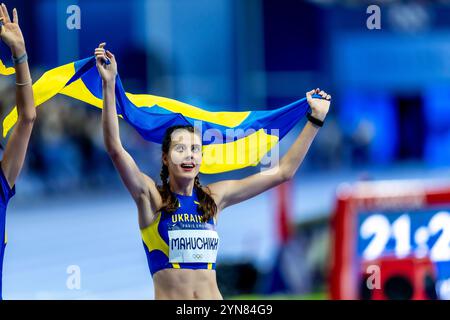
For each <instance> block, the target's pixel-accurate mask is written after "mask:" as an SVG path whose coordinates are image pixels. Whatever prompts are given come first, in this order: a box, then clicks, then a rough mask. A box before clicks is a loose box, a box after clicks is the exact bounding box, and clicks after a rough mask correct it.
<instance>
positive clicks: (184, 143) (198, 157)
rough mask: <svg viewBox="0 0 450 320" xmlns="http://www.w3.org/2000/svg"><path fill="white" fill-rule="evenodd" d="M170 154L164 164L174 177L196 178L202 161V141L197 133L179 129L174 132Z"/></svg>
mask: <svg viewBox="0 0 450 320" xmlns="http://www.w3.org/2000/svg"><path fill="white" fill-rule="evenodd" d="M171 138H172V139H171V143H170V148H169V154H168V155H163V161H164V164H165V165H167V166H168V168H169V172H170V173H172V175H173V176H174V177H178V178H189V179H194V178H195V177H196V176H197V174H198V172H199V169H200V164H201V162H202V141H201V138H200V136H199V135H198V134H197V133H193V132H189V131H187V130H184V129H177V130H175V131H174V132H173V133H172V137H171Z"/></svg>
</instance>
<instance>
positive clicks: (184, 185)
mask: <svg viewBox="0 0 450 320" xmlns="http://www.w3.org/2000/svg"><path fill="white" fill-rule="evenodd" d="M169 186H170V190H171V191H172V192H175V193H178V194H180V195H183V196H192V190H193V189H194V180H186V181H180V180H177V179H169Z"/></svg>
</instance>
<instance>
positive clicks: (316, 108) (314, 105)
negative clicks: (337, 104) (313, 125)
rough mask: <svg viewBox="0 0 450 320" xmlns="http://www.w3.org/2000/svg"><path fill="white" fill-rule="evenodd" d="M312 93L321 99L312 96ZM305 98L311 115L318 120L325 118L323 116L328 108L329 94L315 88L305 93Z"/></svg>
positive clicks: (329, 102)
mask: <svg viewBox="0 0 450 320" xmlns="http://www.w3.org/2000/svg"><path fill="white" fill-rule="evenodd" d="M313 94H318V95H320V96H321V97H322V99H320V98H313V96H312V95H313ZM306 100H307V101H308V104H309V106H310V107H311V110H312V112H311V115H312V116H313V117H314V118H317V119H319V120H322V121H323V120H325V117H326V116H327V113H328V111H329V110H330V104H331V96H330V95H329V94H328V93H326V92H325V91H323V90H320V89H319V88H317V89H314V90H311V91H309V92H307V93H306Z"/></svg>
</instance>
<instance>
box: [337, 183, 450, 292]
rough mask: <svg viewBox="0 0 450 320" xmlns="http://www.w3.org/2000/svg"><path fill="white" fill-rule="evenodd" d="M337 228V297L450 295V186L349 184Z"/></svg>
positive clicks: (341, 191)
mask: <svg viewBox="0 0 450 320" xmlns="http://www.w3.org/2000/svg"><path fill="white" fill-rule="evenodd" d="M331 226H332V228H331V229H332V244H331V245H332V248H331V249H332V255H331V261H330V264H331V268H330V277H329V280H330V297H331V298H332V299H450V183H445V184H444V183H442V182H432V181H420V180H405V181H367V182H366V181H365V182H358V183H355V184H354V185H349V184H343V185H341V186H340V187H339V188H338V191H337V199H336V207H335V212H334V215H333V218H332V223H331Z"/></svg>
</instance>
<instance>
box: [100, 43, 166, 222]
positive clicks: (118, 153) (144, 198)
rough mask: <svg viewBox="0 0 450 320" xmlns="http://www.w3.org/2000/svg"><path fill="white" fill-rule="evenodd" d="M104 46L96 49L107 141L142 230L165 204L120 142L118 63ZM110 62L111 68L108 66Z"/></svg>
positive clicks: (153, 185)
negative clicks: (117, 92) (117, 99)
mask: <svg viewBox="0 0 450 320" xmlns="http://www.w3.org/2000/svg"><path fill="white" fill-rule="evenodd" d="M104 46H105V43H102V44H100V45H99V47H98V48H97V49H95V57H96V59H97V69H98V71H99V73H100V75H101V77H102V86H103V111H102V127H103V139H104V143H105V147H106V151H107V152H108V154H109V156H110V157H111V160H112V162H113V163H114V166H115V167H116V169H117V171H118V172H119V174H120V177H121V179H122V181H123V183H124V184H125V186H126V187H127V189H128V191H129V192H130V194H131V196H132V197H133V199H134V200H135V202H136V205H137V207H138V211H139V226H140V227H141V228H144V227H146V226H148V225H149V224H150V223H151V221H152V216H153V215H152V213H153V212H155V211H156V210H157V209H158V208H159V206H160V205H161V202H162V201H161V197H160V195H159V192H158V190H157V189H156V185H155V183H154V181H153V180H152V179H151V178H149V177H148V176H147V175H145V174H144V173H142V172H141V171H140V170H139V168H138V166H137V165H136V162H135V161H134V159H133V158H132V157H131V156H130V154H129V153H128V152H127V151H126V150H125V149H124V148H123V146H122V143H121V141H120V134H119V121H118V118H117V111H116V96H115V86H116V76H117V62H116V59H115V57H114V55H113V54H112V53H111V52H109V51H105V49H104ZM107 60H109V62H110V63H109V64H106V61H107Z"/></svg>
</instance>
